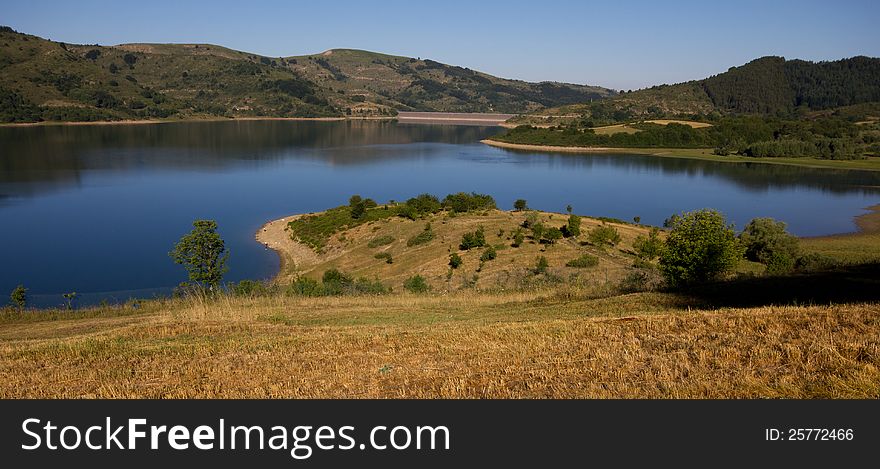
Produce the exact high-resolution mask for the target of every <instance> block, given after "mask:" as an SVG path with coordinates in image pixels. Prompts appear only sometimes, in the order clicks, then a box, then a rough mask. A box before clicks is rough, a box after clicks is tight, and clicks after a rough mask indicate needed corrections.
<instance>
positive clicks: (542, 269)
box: [532, 256, 550, 275]
mask: <svg viewBox="0 0 880 469" xmlns="http://www.w3.org/2000/svg"><path fill="white" fill-rule="evenodd" d="M548 267H550V263H549V262H547V258H546V257H544V256H539V257H538V259H537V260H536V262H535V268H534V269H533V270H532V272H534V274H535V275H538V274H546V273H547V268H548Z"/></svg>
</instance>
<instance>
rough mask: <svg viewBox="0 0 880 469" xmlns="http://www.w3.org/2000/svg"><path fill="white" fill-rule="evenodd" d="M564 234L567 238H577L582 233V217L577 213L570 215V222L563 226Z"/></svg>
mask: <svg viewBox="0 0 880 469" xmlns="http://www.w3.org/2000/svg"><path fill="white" fill-rule="evenodd" d="M562 234H563V235H565V237H566V238H577V237H578V236H580V235H581V217H579V216H577V215H574V214H572V215H569V216H568V223H567V224H566V225H565V226H563V227H562Z"/></svg>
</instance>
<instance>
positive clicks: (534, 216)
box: [522, 212, 538, 229]
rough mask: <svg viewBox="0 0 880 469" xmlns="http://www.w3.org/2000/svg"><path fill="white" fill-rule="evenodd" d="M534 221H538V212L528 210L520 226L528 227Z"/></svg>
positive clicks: (533, 223)
mask: <svg viewBox="0 0 880 469" xmlns="http://www.w3.org/2000/svg"><path fill="white" fill-rule="evenodd" d="M536 223H538V214H537V213H535V212H529V213H528V215H526V219H525V220H523V222H522V227H523V228H527V229H528V228H531V227H532V226H534V225H535V224H536Z"/></svg>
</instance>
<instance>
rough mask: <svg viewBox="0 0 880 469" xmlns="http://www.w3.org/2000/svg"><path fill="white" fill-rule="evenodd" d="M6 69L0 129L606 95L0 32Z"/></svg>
mask: <svg viewBox="0 0 880 469" xmlns="http://www.w3.org/2000/svg"><path fill="white" fill-rule="evenodd" d="M0 71H2V74H0V122H36V121H40V120H45V121H106V120H137V119H161V118H176V119H193V118H195V119H197V118H211V117H214V118H217V117H294V118H295V117H308V118H314V117H340V118H341V117H345V116H354V117H391V116H394V115H395V114H396V112H397V111H398V110H419V111H458V112H463V111H466V112H474V111H497V112H508V113H522V112H531V111H535V110H537V109H540V108H542V107H544V106H556V105H562V104H570V103H575V102H581V101H585V100H588V99H591V98H594V97H602V96H608V95H610V94H611V90H607V89H604V88H598V87H589V86H581V85H570V84H562V83H537V84H535V83H526V82H522V81H516V80H505V79H501V78H497V77H493V76H491V75H488V74H485V73H481V72H476V71H472V70H469V69H465V68H460V67H454V66H450V65H445V64H441V63H438V62H434V61H431V60H427V59H426V60H421V59H414V58H407V57H396V56H390V55H383V54H376V53H371V52H363V51H350V50H334V51H327V52H325V53H322V54H317V55H311V56H301V57H286V58H285V57H265V56H260V55H256V54H251V53H247V52H241V51H236V50H232V49H228V48H225V47H221V46H216V45H212V44H121V45H117V46H99V45H74V44H66V43H61V42H55V41H51V40H47V39H43V38H40V37H37V36H32V35H27V34H22V33H18V32H16V31H14V30H12V29H11V28H9V27H0Z"/></svg>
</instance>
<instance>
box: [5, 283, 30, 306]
mask: <svg viewBox="0 0 880 469" xmlns="http://www.w3.org/2000/svg"><path fill="white" fill-rule="evenodd" d="M27 292H28V289H27V288H25V287H24V285H19V286H17V287H15V289H14V290H12V293H10V294H9V300H10V302H11V304H12V306H15V307H16V308H18V309H25V308H26V307H27V302H28V297H27Z"/></svg>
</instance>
